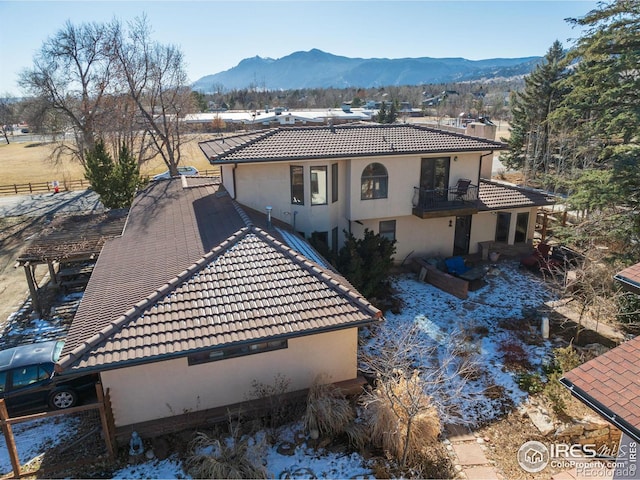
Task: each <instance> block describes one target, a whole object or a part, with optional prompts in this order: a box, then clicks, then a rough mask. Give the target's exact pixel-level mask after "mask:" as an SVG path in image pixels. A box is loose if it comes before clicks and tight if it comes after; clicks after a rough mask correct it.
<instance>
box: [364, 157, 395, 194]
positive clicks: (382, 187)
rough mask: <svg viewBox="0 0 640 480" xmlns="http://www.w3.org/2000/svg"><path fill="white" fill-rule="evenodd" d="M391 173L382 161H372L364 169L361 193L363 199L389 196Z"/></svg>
mask: <svg viewBox="0 0 640 480" xmlns="http://www.w3.org/2000/svg"><path fill="white" fill-rule="evenodd" d="M388 186H389V175H388V174H387V169H386V168H385V166H384V165H382V164H381V163H370V164H369V165H367V166H366V167H365V169H364V170H363V171H362V178H361V188H362V190H361V195H360V198H361V199H362V200H372V199H375V198H387V194H388Z"/></svg>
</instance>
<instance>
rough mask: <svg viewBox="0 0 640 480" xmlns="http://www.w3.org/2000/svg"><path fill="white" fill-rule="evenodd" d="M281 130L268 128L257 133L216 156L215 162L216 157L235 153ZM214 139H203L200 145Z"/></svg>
mask: <svg viewBox="0 0 640 480" xmlns="http://www.w3.org/2000/svg"><path fill="white" fill-rule="evenodd" d="M279 130H280V128H270V129H268V130H266V131H265V132H263V133H262V134H260V135H256V136H255V137H254V138H251V139H249V140H247V141H246V142H243V143H240V144H238V145H235V146H234V147H231V148H230V149H229V150H225V151H224V152H223V153H221V154H219V155H216V157H215V158H214V159H213V161H214V162H215V159H216V158H217V159H220V158H222V157H226V156H228V155H230V154H232V153H235V152H236V151H237V150H240V149H242V148H246V147H248V146H249V145H253V144H254V143H256V142H257V141H261V140H264V139H265V138H267V137H270V136H272V135H274V134H276V133H277V132H278V131H279ZM222 140H224V137H223V138H222ZM211 141H212V140H207V141H203V142H198V145H200V143H207V142H211ZM213 141H214V142H215V141H218V139H217V138H216V139H214V140H213ZM211 160H212V159H211V158H210V157H209V161H211Z"/></svg>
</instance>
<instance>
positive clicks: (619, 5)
mask: <svg viewBox="0 0 640 480" xmlns="http://www.w3.org/2000/svg"><path fill="white" fill-rule="evenodd" d="M570 22H571V23H573V24H575V25H578V26H582V27H588V29H587V30H586V32H585V33H584V34H583V36H582V37H581V38H579V40H578V42H577V45H576V47H575V49H574V50H572V52H571V53H570V55H569V58H570V59H572V60H575V61H576V62H577V63H578V66H577V68H576V70H575V73H574V74H573V75H571V76H570V77H568V78H567V79H566V81H565V82H564V85H565V87H566V88H567V89H568V90H569V93H568V94H567V95H566V96H565V98H564V100H563V102H562V109H560V111H559V112H558V114H557V116H558V118H559V120H560V121H562V122H564V123H572V124H574V125H575V127H576V128H577V129H580V130H582V131H583V135H584V137H585V138H589V137H590V138H592V139H598V140H599V141H600V142H603V143H610V142H612V141H613V142H620V141H622V142H623V143H630V142H637V140H638V135H639V134H640V75H638V71H639V68H640V1H638V0H617V1H613V2H610V3H609V4H606V3H601V4H599V6H598V8H596V9H594V10H592V11H591V12H589V13H588V14H587V15H585V16H584V17H582V18H579V19H570Z"/></svg>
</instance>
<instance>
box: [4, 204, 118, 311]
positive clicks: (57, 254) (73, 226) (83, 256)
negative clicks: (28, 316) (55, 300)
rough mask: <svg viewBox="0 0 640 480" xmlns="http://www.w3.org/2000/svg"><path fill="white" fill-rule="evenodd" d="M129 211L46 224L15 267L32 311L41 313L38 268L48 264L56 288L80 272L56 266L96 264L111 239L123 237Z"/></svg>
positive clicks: (73, 218)
mask: <svg viewBox="0 0 640 480" xmlns="http://www.w3.org/2000/svg"><path fill="white" fill-rule="evenodd" d="M127 214H128V210H111V211H109V212H106V213H98V214H83V215H64V216H60V217H55V218H54V219H53V220H52V221H51V222H50V223H49V224H47V225H46V226H45V227H44V228H43V229H42V231H41V232H40V233H39V234H38V236H37V237H36V238H34V239H33V241H32V242H31V244H30V245H29V246H28V247H27V248H26V249H25V250H24V251H23V252H22V254H21V255H20V257H19V258H18V260H17V264H16V267H23V268H24V271H25V275H26V277H27V284H28V286H29V293H30V294H31V299H32V303H33V308H34V309H35V310H36V311H38V313H42V312H41V304H40V301H39V298H38V292H39V286H38V282H37V280H36V275H35V271H36V268H37V267H38V265H45V264H46V265H47V266H48V268H49V276H50V278H51V282H52V283H53V284H54V285H56V286H58V285H60V283H61V281H64V277H65V276H71V275H73V274H78V273H81V272H80V271H72V269H71V270H69V271H66V272H65V271H63V270H60V269H58V270H57V271H56V264H57V265H58V266H59V265H60V264H61V263H71V262H74V263H78V264H81V263H82V262H95V261H96V260H97V258H98V255H100V251H101V250H102V246H103V245H104V243H105V242H106V241H107V240H109V239H110V238H114V237H118V236H120V235H121V234H122V230H123V229H124V224H125V222H126V219H127Z"/></svg>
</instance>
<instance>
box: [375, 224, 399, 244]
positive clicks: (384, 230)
mask: <svg viewBox="0 0 640 480" xmlns="http://www.w3.org/2000/svg"><path fill="white" fill-rule="evenodd" d="M378 231H379V233H380V236H381V237H385V238H388V239H389V240H391V241H393V240H395V239H396V221H395V220H383V221H381V222H380V224H379V226H378Z"/></svg>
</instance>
